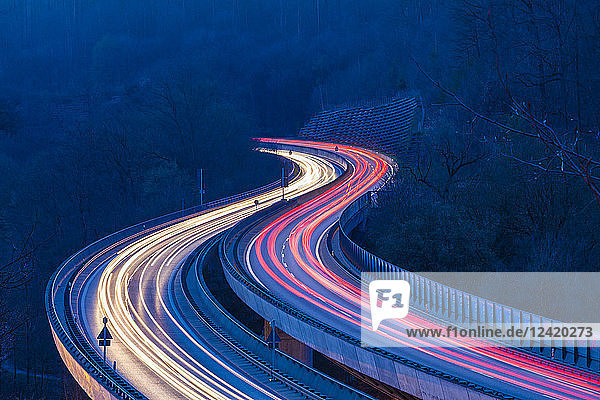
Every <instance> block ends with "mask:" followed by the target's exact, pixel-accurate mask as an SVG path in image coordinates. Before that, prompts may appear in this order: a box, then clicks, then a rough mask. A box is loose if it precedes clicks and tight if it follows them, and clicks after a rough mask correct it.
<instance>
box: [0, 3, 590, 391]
mask: <svg viewBox="0 0 600 400" xmlns="http://www.w3.org/2000/svg"><path fill="white" fill-rule="evenodd" d="M599 34H600V5H599V4H598V2H596V1H590V2H576V1H571V0H569V1H558V0H551V1H532V0H518V1H513V0H469V1H466V0H464V1H463V0H455V1H452V0H408V1H404V2H398V1H392V0H372V1H365V0H280V1H272V0H271V1H266V0H230V1H216V0H196V1H193V0H145V1H141V0H132V1H122V0H103V1H97V0H35V1H34V0H0V176H1V177H2V178H1V179H0V266H2V267H0V366H1V367H2V368H1V370H2V372H1V373H0V393H3V394H5V395H6V396H8V397H7V398H19V399H42V398H79V397H80V396H82V395H81V393H79V392H77V388H76V385H74V384H73V382H72V380H71V379H69V378H68V374H66V373H65V371H64V369H63V367H62V364H61V363H60V360H59V358H58V354H57V353H56V351H55V350H54V345H53V343H52V339H51V336H50V332H49V328H48V324H47V321H46V319H45V311H44V303H43V291H44V289H45V284H46V282H47V280H48V278H49V277H50V275H51V274H52V272H53V271H54V270H55V269H56V267H57V266H58V265H59V264H60V262H61V261H63V260H64V259H65V258H66V257H68V256H69V255H70V254H72V253H73V252H75V251H76V250H78V249H80V248H81V247H83V246H84V245H85V244H87V243H90V242H91V241H93V240H94V239H96V238H99V237H101V236H103V235H106V234H108V233H110V232H113V231H114V230H116V229H118V228H121V227H125V226H127V225H130V224H132V223H134V222H137V221H140V220H142V219H145V218H150V217H152V216H156V215H159V214H161V213H166V212H169V211H174V210H177V209H180V208H181V207H182V205H183V206H189V205H193V204H196V203H197V202H198V201H199V198H198V197H199V195H198V187H197V182H196V170H197V169H198V168H203V169H204V170H205V176H206V191H207V197H208V199H214V198H218V197H222V196H225V195H228V194H233V193H235V192H239V191H241V190H244V189H248V188H251V187H255V186H257V185H260V184H263V183H266V182H269V181H271V180H274V179H275V178H276V177H277V175H278V173H277V171H278V163H277V161H276V160H273V159H271V158H268V157H267V156H264V155H260V154H254V153H253V152H252V151H251V144H250V141H249V139H250V138H252V137H255V136H260V135H267V136H293V135H294V134H296V132H297V130H298V129H299V128H300V127H301V126H302V124H303V123H304V121H305V120H306V119H307V118H308V117H309V116H310V115H311V113H313V112H315V111H318V110H321V109H324V108H327V107H330V106H333V105H338V104H353V103H357V102H362V101H364V100H368V99H377V98H382V97H385V96H390V95H401V96H419V97H420V98H421V99H422V104H423V108H424V111H425V124H424V125H423V131H422V132H416V133H417V134H418V135H419V137H420V147H419V150H418V152H417V153H416V154H413V155H412V157H411V158H403V157H400V158H399V160H400V164H401V167H402V169H401V174H400V176H399V177H398V179H397V181H396V184H395V186H394V187H393V190H392V198H391V200H390V201H389V203H387V205H386V206H385V207H382V208H380V209H378V210H376V211H374V212H373V213H372V215H371V218H370V221H369V223H368V224H367V229H366V231H365V232H361V233H359V234H358V236H359V238H360V239H361V240H364V242H365V243H366V245H367V246H368V247H369V248H370V249H372V250H373V251H375V252H377V253H378V254H380V255H382V256H384V257H386V258H388V259H389V260H391V261H395V262H397V263H399V264H401V265H403V266H407V267H409V268H412V269H415V270H423V269H427V270H438V269H469V270H471V269H475V270H481V269H506V268H510V269H518V270H521V269H526V270H548V269H549V270H558V269H562V270H565V269H566V270H569V269H597V268H598V265H597V264H598V260H600V249H599V248H598V246H596V243H597V240H596V239H597V236H598V235H599V233H598V230H597V229H595V227H596V226H597V224H598V222H599V221H598V220H599V218H600V213H599V209H600V208H599V207H600V203H599V201H598V196H597V194H596V193H597V190H596V185H595V184H596V182H597V180H596V178H595V177H594V168H595V167H596V163H595V160H599V159H600V158H599V154H598V153H599V150H600V149H599V147H598V140H599V136H600V132H599V124H600V114H598V112H597V110H598V106H599V105H600V96H599V95H598V89H600V76H599V74H600V72H599V70H598V61H600V59H599V51H600V47H599V46H600V40H598V38H599ZM430 78H431V79H430ZM438 81H439V84H437V83H436V82H438ZM439 85H441V86H442V88H443V89H446V92H444V90H442V89H441V88H440V87H438V86H439ZM452 94H455V95H456V97H454V96H453V95H452ZM511 96H512V99H511ZM461 103H462V104H463V105H464V106H467V107H472V108H473V110H474V111H476V112H477V113H478V114H479V115H478V116H476V117H475V116H474V115H473V113H472V112H469V111H468V110H466V109H465V107H463V106H461ZM517 106H519V107H517ZM528 113H529V114H528ZM529 116H531V117H535V118H536V119H537V120H538V121H539V122H540V123H541V124H543V126H547V127H549V128H551V129H552V130H551V132H552V134H550V136H551V137H552V140H554V139H556V140H557V141H558V142H559V143H560V144H561V145H562V147H560V150H558V151H557V150H556V145H555V144H554V145H553V144H552V143H550V144H548V143H547V141H545V138H546V136H544V135H541V136H540V135H538V136H536V132H538V133H539V132H540V131H542V133H545V134H548V132H549V131H547V130H546V129H545V128H543V127H542V128H541V127H540V126H537V127H536V128H535V129H532V128H531V127H532V121H531V119H528V118H529ZM486 118H487V119H492V120H493V122H495V123H490V122H489V121H487V122H486ZM534 125H535V124H534ZM507 126H510V127H512V130H511V129H507ZM536 129H537V130H536ZM524 131H526V132H533V133H534V134H533V135H531V136H527V135H524V134H523V132H524ZM553 146H554V147H553ZM572 153H577V154H580V155H582V156H581V157H580V158H576V161H577V162H579V164H577V163H575V164H573V163H571V164H570V163H569V159H565V157H566V156H565V154H566V155H572ZM572 157H575V156H572ZM581 160H585V163H584V165H583V167H582V168H583V170H584V173H578V172H577V169H576V168H575V167H577V165H579V166H581ZM587 160H589V161H587ZM574 165H575V167H574ZM574 171H575V172H574ZM586 171H587V172H586ZM390 232H391V233H390Z"/></svg>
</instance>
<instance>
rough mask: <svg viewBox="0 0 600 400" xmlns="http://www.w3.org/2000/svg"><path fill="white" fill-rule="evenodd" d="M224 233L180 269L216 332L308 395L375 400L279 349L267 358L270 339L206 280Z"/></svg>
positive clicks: (186, 289) (195, 303) (193, 302)
mask: <svg viewBox="0 0 600 400" xmlns="http://www.w3.org/2000/svg"><path fill="white" fill-rule="evenodd" d="M223 236H224V235H220V236H219V237H218V238H215V240H214V241H211V242H207V243H206V244H203V245H202V246H201V248H200V249H199V251H198V254H197V255H194V256H192V257H190V258H189V259H188V261H187V262H186V264H185V265H184V269H183V271H182V273H181V276H182V278H181V279H182V286H183V288H184V293H185V294H186V296H187V298H188V301H189V302H190V304H191V305H192V307H193V308H194V309H195V310H196V312H197V314H198V315H199V316H200V318H201V319H202V320H203V321H205V323H206V324H207V325H209V326H210V329H211V330H213V332H214V333H215V335H216V336H217V337H218V338H220V339H221V340H222V341H224V342H226V343H227V344H228V345H230V346H231V347H233V348H234V349H235V351H236V352H237V353H238V354H240V355H242V356H243V357H244V358H246V359H247V360H248V361H249V362H251V363H253V364H255V365H256V366H257V367H259V368H260V369H262V370H264V371H265V372H268V373H270V372H271V371H272V369H271V368H275V370H276V371H275V373H276V376H277V377H278V380H280V381H282V382H283V383H284V384H286V385H287V386H289V387H291V388H293V389H294V390H296V391H297V392H299V393H301V394H303V395H304V396H305V397H306V398H308V399H313V400H317V399H323V398H330V399H332V398H333V399H338V398H344V399H347V400H359V399H361V400H374V398H372V397H370V396H368V395H365V394H363V393H360V392H357V390H355V389H353V388H351V387H349V386H347V385H345V384H344V383H342V382H339V381H337V380H335V379H333V378H331V377H329V376H327V375H325V374H323V373H322V372H320V371H318V370H316V369H314V368H312V367H310V366H308V365H306V364H304V363H302V362H300V361H298V360H296V359H295V358H293V357H291V356H289V355H287V354H286V353H284V352H282V351H280V350H275V353H276V358H275V365H270V364H269V362H268V361H266V360H270V359H271V358H272V355H273V354H272V352H273V350H272V349H270V348H269V347H268V343H267V342H266V341H265V340H264V338H263V337H262V336H260V335H257V334H256V333H254V332H253V331H251V330H250V329H249V328H247V327H246V326H245V325H244V324H242V323H241V322H240V321H238V320H237V319H236V318H235V317H234V316H233V315H231V314H230V313H229V312H228V311H227V310H226V309H225V308H224V307H223V306H222V305H221V304H220V303H219V301H218V300H217V299H216V298H215V297H214V295H213V294H212V292H211V291H210V289H209V288H208V286H207V284H206V281H205V280H204V276H203V273H204V272H203V270H204V269H205V268H206V267H207V265H208V262H207V256H208V255H209V254H210V255H212V252H213V249H214V248H216V249H217V250H218V248H219V243H220V242H221V240H222V239H223ZM190 287H191V288H193V289H196V290H197V292H196V293H198V295H196V296H194V295H192V293H191V290H190ZM306 385H308V386H306Z"/></svg>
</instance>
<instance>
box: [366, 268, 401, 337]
mask: <svg viewBox="0 0 600 400" xmlns="http://www.w3.org/2000/svg"><path fill="white" fill-rule="evenodd" d="M369 299H370V303H371V324H372V326H373V331H377V329H379V324H381V321H383V320H385V319H396V318H404V317H406V316H407V315H408V308H409V299H410V284H409V283H408V282H407V281H404V280H374V281H371V283H369Z"/></svg>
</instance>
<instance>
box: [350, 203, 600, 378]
mask: <svg viewBox="0 0 600 400" xmlns="http://www.w3.org/2000/svg"><path fill="white" fill-rule="evenodd" d="M385 197H386V193H385V192H383V191H379V192H378V191H370V192H367V193H365V194H363V195H362V196H360V197H359V198H358V199H356V200H355V201H354V202H353V203H351V204H350V205H349V206H348V207H347V208H346V209H345V210H344V211H343V213H342V215H341V216H340V221H339V226H340V234H339V244H340V248H341V249H342V252H343V253H344V255H345V256H346V258H347V259H348V260H349V261H350V262H351V263H352V264H353V265H354V266H355V267H356V268H357V269H358V271H359V272H376V273H378V274H381V276H382V277H384V279H402V280H406V281H408V282H409V283H410V288H411V294H410V304H411V307H415V308H417V309H419V310H421V311H423V312H426V313H427V314H430V315H433V316H435V317H438V318H440V319H442V320H445V321H449V322H454V323H457V324H492V325H493V327H494V328H496V327H498V328H502V327H507V326H513V325H520V327H521V328H525V327H527V326H532V325H538V324H544V325H546V324H547V326H550V325H552V324H560V322H559V321H555V320H552V319H549V318H545V317H543V316H540V315H535V314H533V313H529V312H525V311H522V310H519V309H516V308H513V307H509V306H507V305H504V304H500V303H497V302H494V301H491V300H488V299H485V298H482V297H479V296H475V295H472V294H470V293H466V292H463V291H461V290H458V289H454V288H451V287H449V286H446V285H443V284H440V283H438V282H435V281H433V280H431V279H428V278H426V277H423V276H420V275H418V274H416V273H414V272H411V271H408V270H406V269H404V268H401V267H399V266H397V265H394V264H392V263H390V262H388V261H386V260H384V259H382V258H380V257H377V256H376V255H374V254H372V253H370V252H369V251H367V250H365V249H364V248H363V247H361V246H360V245H358V244H357V243H355V242H354V241H353V240H352V239H351V237H350V234H351V232H352V230H354V229H355V228H356V227H357V226H358V225H359V224H360V223H361V222H364V221H365V219H366V216H367V214H368V210H369V209H371V208H376V207H379V206H380V205H382V204H384V203H385ZM520 344H521V347H520V349H521V351H519V350H518V349H510V348H506V351H507V352H509V353H514V354H516V353H519V354H522V353H523V351H522V350H525V351H527V352H530V353H535V354H536V355H539V356H542V357H543V358H545V359H546V361H547V362H552V365H553V366H554V367H561V365H563V366H564V368H568V369H569V371H570V372H574V373H580V374H582V375H586V376H590V377H593V379H598V377H597V375H590V374H588V373H587V372H585V371H583V370H574V371H573V368H572V367H571V366H576V367H578V368H584V369H587V370H590V371H598V370H600V349H598V347H597V343H595V342H593V341H590V339H581V340H577V342H576V343H575V344H577V345H570V346H568V347H559V346H557V344H556V343H555V342H554V341H553V340H552V339H551V338H547V339H541V340H531V339H529V340H525V339H523V341H522V342H521V343H520Z"/></svg>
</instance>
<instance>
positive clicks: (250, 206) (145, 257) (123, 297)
mask: <svg viewBox="0 0 600 400" xmlns="http://www.w3.org/2000/svg"><path fill="white" fill-rule="evenodd" d="M281 155H282V156H284V157H286V158H288V159H290V160H292V161H293V162H294V163H296V164H297V165H298V166H299V167H300V169H301V174H300V176H299V177H298V178H297V179H296V180H294V181H293V182H291V183H290V186H289V187H288V188H286V198H293V197H297V196H301V195H303V194H305V193H308V192H310V191H312V190H314V189H315V188H318V187H320V186H323V185H325V184H327V183H329V182H331V181H333V180H334V179H335V178H336V177H337V174H336V167H334V165H333V164H332V163H331V162H329V161H326V160H323V159H322V158H319V157H315V156H311V155H308V154H303V153H298V152H293V153H292V154H289V153H287V152H286V153H282V154H281ZM280 197H281V189H280V188H276V189H273V190H272V191H270V192H267V193H264V194H260V195H257V196H254V197H251V198H248V199H244V200H241V201H239V202H236V203H233V204H230V205H227V206H224V207H221V208H218V209H216V210H213V211H209V212H206V213H202V214H200V215H197V216H192V217H187V218H183V219H181V220H180V221H178V222H176V223H173V224H168V225H167V224H166V225H165V226H164V227H162V228H160V229H152V230H149V231H148V232H145V233H142V234H138V235H134V236H132V237H130V238H127V239H124V240H122V241H119V242H118V243H117V244H115V245H114V246H110V247H109V248H107V249H105V250H104V251H102V252H100V253H99V254H97V255H95V256H94V257H92V259H91V260H90V261H88V263H92V262H95V261H96V260H98V259H100V258H101V257H103V256H107V255H110V256H111V257H112V258H111V259H110V261H109V262H108V263H106V264H102V265H105V267H104V269H103V270H102V271H101V274H100V277H99V281H98V288H97V292H96V303H97V305H98V307H99V309H100V313H101V314H102V315H105V316H107V317H108V318H109V320H110V326H111V329H112V330H113V331H114V333H113V336H115V338H116V339H117V340H118V341H119V343H120V344H121V345H122V346H124V348H126V349H127V350H128V352H129V353H128V354H131V355H134V357H135V358H136V359H137V361H138V362H140V363H142V364H143V365H144V366H145V367H146V368H147V369H148V370H150V371H152V372H153V373H155V374H156V375H157V376H159V377H160V379H161V381H162V382H164V384H167V385H169V386H170V387H172V388H173V389H175V390H176V391H177V392H178V393H180V394H181V396H182V397H184V398H189V399H219V400H220V399H235V400H251V399H253V397H252V395H250V394H248V393H246V391H245V390H244V389H243V388H242V389H240V388H238V387H236V385H235V384H232V383H230V382H229V380H230V378H231V377H235V378H236V379H237V380H238V381H240V382H243V383H244V384H245V385H246V386H247V387H249V388H252V389H254V390H255V391H256V392H258V393H260V394H261V396H263V397H264V398H266V399H281V396H280V395H278V394H277V393H274V392H273V390H272V389H270V388H267V387H263V386H262V385H260V383H259V382H258V381H256V380H254V379H250V378H249V377H248V376H246V375H245V374H243V373H242V372H241V371H239V369H238V368H236V367H235V366H233V365H230V363H229V362H228V361H227V360H226V359H223V358H222V357H221V356H220V354H215V353H214V350H213V349H211V348H210V347H208V346H207V345H205V344H204V343H202V341H201V340H199V338H197V337H196V336H195V335H193V334H192V333H191V332H188V330H187V329H186V327H185V326H184V325H183V323H182V322H181V316H180V315H178V313H177V311H175V309H174V308H173V300H172V298H170V296H171V294H170V292H169V289H168V288H169V286H170V285H171V280H172V279H173V277H174V271H176V270H177V266H178V265H180V263H181V261H182V260H183V259H184V258H185V257H186V255H187V254H189V253H190V252H191V251H192V250H193V249H194V248H195V247H197V245H198V244H199V243H201V242H202V241H204V240H207V239H208V238H210V237H212V236H213V235H215V234H217V233H219V232H222V231H223V230H225V229H227V228H229V227H231V226H232V225H234V224H235V223H237V222H238V221H240V220H241V219H243V218H245V217H247V216H249V215H251V214H252V213H254V212H256V211H257V210H261V209H264V208H266V207H269V206H270V205H272V204H274V203H275V202H277V201H278V200H279V199H280ZM255 200H258V206H257V205H256V204H255ZM116 249H118V251H116V252H115V250H116ZM113 253H116V254H113ZM82 279H83V278H82ZM85 279H90V280H91V278H90V277H88V278H85ZM80 287H81V288H83V287H86V284H82V285H81V286H80ZM83 293H86V292H85V290H84V291H83V292H82V289H80V290H79V292H78V293H77V296H78V298H79V297H80V296H81V295H82V294H83ZM165 296H169V298H168V299H167V298H166V297H165ZM149 300H151V301H150V302H149ZM78 301H79V300H78ZM81 301H83V299H82V300H81ZM174 331H175V332H176V334H174V333H173V332H174ZM89 335H90V336H91V337H90V338H89V339H90V342H92V343H93V342H94V336H93V334H92V333H91V332H90V333H89ZM181 337H185V338H186V340H187V341H189V342H190V343H191V344H192V345H193V346H192V347H193V349H192V350H190V348H189V346H188V347H184V346H182V345H180V340H181ZM94 346H95V343H94ZM197 352H200V353H201V354H204V355H205V356H207V357H208V358H209V359H210V360H211V362H212V363H214V364H215V365H217V366H218V367H219V369H218V370H216V371H215V370H214V369H213V368H208V367H206V366H204V365H203V364H202V363H201V362H199V361H198V360H197V359H196V357H195V356H196V354H197ZM122 356H123V355H122ZM120 371H121V374H124V375H125V378H129V380H130V381H135V376H131V375H132V374H133V372H131V373H129V372H128V371H127V370H124V369H121V370H120ZM224 372H226V374H225V376H224V377H223V375H224V374H223V373H224ZM128 373H129V375H130V376H128V375H127V374H128Z"/></svg>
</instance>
